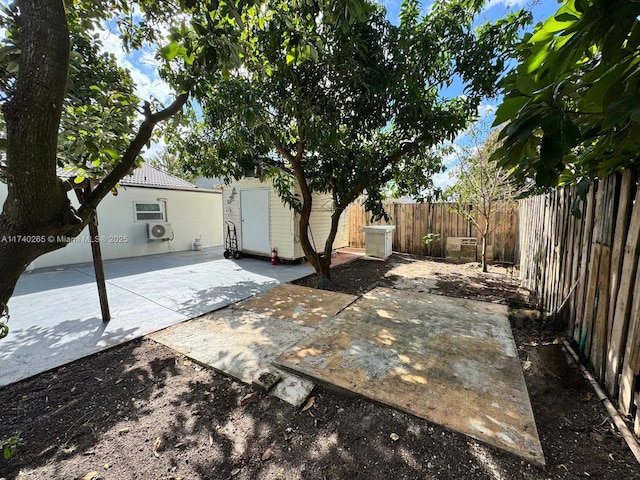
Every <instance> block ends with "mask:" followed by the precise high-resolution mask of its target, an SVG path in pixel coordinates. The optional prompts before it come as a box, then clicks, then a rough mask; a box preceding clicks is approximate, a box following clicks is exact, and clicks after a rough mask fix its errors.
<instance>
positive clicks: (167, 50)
mask: <svg viewBox="0 0 640 480" xmlns="http://www.w3.org/2000/svg"><path fill="white" fill-rule="evenodd" d="M179 53H180V44H178V42H171V43H170V44H169V45H166V46H165V47H162V48H161V49H160V55H161V56H162V58H164V59H165V60H173V59H174V58H176V56H178V54H179Z"/></svg>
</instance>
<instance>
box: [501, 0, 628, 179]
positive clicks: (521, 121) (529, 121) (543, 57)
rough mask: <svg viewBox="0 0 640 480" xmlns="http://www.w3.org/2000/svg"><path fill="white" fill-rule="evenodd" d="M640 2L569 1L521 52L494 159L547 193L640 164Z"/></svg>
mask: <svg viewBox="0 0 640 480" xmlns="http://www.w3.org/2000/svg"><path fill="white" fill-rule="evenodd" d="M639 19H640V2H637V1H628V0H566V1H564V2H563V5H562V6H561V7H560V8H559V9H558V11H557V12H556V13H555V15H553V16H552V17H550V18H548V19H547V20H546V21H545V22H544V23H542V24H539V25H538V26H537V27H536V28H535V30H534V32H533V34H529V35H528V36H527V37H526V38H525V40H524V42H523V43H522V44H521V45H520V47H519V55H520V63H519V65H518V67H517V68H516V69H515V70H514V71H513V72H512V73H511V74H510V75H509V76H508V77H507V78H506V79H505V81H504V82H503V84H502V86H503V88H504V100H503V102H502V105H500V107H499V108H498V111H497V115H496V122H495V125H498V124H501V123H503V122H507V123H505V125H504V127H503V128H502V132H501V134H500V138H501V139H504V145H503V146H502V147H501V148H500V149H498V150H497V151H496V155H495V157H494V158H496V159H500V163H501V165H502V166H503V167H507V168H512V169H515V170H516V172H517V174H518V175H519V176H520V177H527V176H528V177H535V179H536V183H537V184H538V185H541V186H554V185H558V184H565V183H573V182H576V181H577V180H579V179H580V178H582V177H589V178H593V177H596V176H598V177H601V178H603V177H604V176H606V175H607V173H609V172H611V171H615V170H619V169H621V168H624V167H626V166H630V165H636V166H637V165H638V151H639V150H640V95H638V89H639V86H640V20H639Z"/></svg>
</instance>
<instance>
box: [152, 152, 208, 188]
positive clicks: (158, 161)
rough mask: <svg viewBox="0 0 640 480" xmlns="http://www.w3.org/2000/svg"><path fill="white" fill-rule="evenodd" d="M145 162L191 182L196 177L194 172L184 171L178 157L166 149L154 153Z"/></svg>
mask: <svg viewBox="0 0 640 480" xmlns="http://www.w3.org/2000/svg"><path fill="white" fill-rule="evenodd" d="M147 163H148V164H149V165H151V166H153V167H155V168H157V169H159V170H162V171H163V172H166V173H169V174H171V175H174V176H176V177H178V178H182V179H183V180H186V181H188V182H193V181H195V179H196V176H195V175H194V174H192V173H189V172H187V171H185V169H184V167H183V165H182V160H181V159H180V157H179V156H177V155H175V154H173V153H171V152H170V151H169V150H166V149H165V150H162V151H161V152H160V153H157V154H155V155H154V156H153V157H151V158H150V159H149V160H147Z"/></svg>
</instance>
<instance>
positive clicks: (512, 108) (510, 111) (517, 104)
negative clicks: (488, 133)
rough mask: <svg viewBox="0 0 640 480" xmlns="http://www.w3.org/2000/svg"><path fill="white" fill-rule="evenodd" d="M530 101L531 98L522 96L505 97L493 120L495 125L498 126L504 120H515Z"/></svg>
mask: <svg viewBox="0 0 640 480" xmlns="http://www.w3.org/2000/svg"><path fill="white" fill-rule="evenodd" d="M528 101H529V98H527V97H522V96H519V97H510V98H507V99H505V100H504V101H503V102H502V103H501V104H500V106H499V107H498V110H497V111H496V119H495V121H494V122H493V126H494V127H496V126H498V125H501V124H503V123H504V122H508V121H511V120H513V119H514V118H515V117H516V115H517V114H518V112H519V111H520V109H521V108H522V107H524V106H525V105H526V104H527V102H528Z"/></svg>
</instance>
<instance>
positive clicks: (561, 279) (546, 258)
mask: <svg viewBox="0 0 640 480" xmlns="http://www.w3.org/2000/svg"><path fill="white" fill-rule="evenodd" d="M576 197H577V193H576V190H575V189H564V190H558V191H556V192H553V193H550V194H547V195H540V196H536V197H532V198H529V199H526V200H523V201H521V202H520V255H521V260H520V276H521V279H522V281H523V285H524V286H525V287H527V288H529V289H530V291H531V295H532V298H533V300H534V301H535V302H536V303H537V305H538V307H539V308H541V309H542V310H543V311H545V312H546V313H548V314H558V315H564V316H565V318H566V319H567V320H568V325H569V330H568V333H569V335H570V336H572V337H573V340H574V341H575V342H576V344H577V346H578V349H579V352H580V354H581V355H582V356H583V358H584V359H585V360H586V361H587V362H588V363H589V364H590V366H591V368H592V369H593V372H594V374H595V377H596V378H597V379H598V381H599V382H600V383H602V384H603V385H604V386H605V389H606V391H607V393H608V394H609V396H610V397H611V398H617V400H618V404H619V409H620V410H621V411H622V412H623V413H624V414H631V413H632V412H633V411H634V404H635V405H636V406H638V404H639V403H640V402H639V398H640V394H639V390H640V381H639V374H640V268H638V258H639V253H640V189H639V188H638V183H637V172H635V171H633V170H627V171H625V172H624V174H613V175H610V176H609V177H607V178H605V179H604V180H602V181H600V182H598V183H595V184H593V185H592V186H591V188H590V190H589V191H588V193H587V197H586V201H584V202H579V203H578V204H577V206H578V208H579V209H580V211H581V217H582V218H581V219H578V218H576V217H575V216H573V215H571V207H572V204H573V203H574V201H575V200H576ZM635 432H636V435H640V413H636V414H635Z"/></svg>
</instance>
